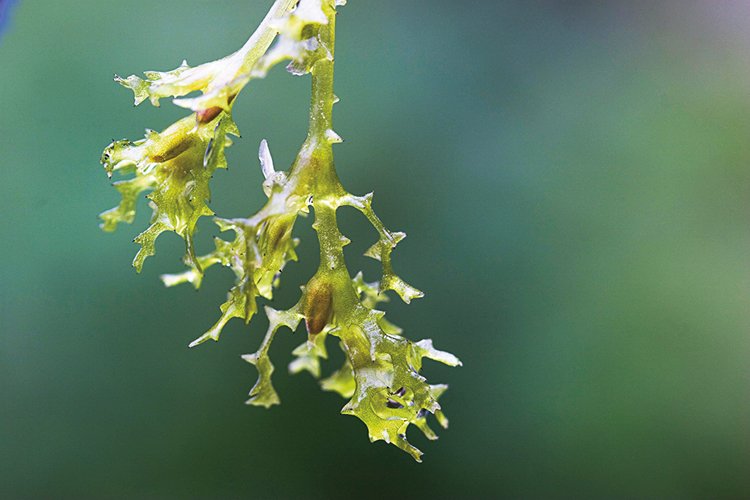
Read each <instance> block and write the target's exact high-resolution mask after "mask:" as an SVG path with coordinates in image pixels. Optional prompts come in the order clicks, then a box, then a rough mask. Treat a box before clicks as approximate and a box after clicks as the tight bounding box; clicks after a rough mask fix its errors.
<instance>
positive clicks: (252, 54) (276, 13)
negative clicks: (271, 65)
mask: <svg viewBox="0 0 750 500" xmlns="http://www.w3.org/2000/svg"><path fill="white" fill-rule="evenodd" d="M295 5H297V0H276V1H275V2H274V4H273V5H272V6H271V8H270V9H269V11H268V14H266V17H264V18H263V21H261V23H260V24H259V25H258V27H257V28H256V30H255V32H254V33H253V34H252V35H251V36H250V38H249V39H248V40H247V42H245V44H244V45H243V46H242V48H241V49H240V50H239V51H238V52H246V54H245V57H244V59H243V63H242V67H241V68H240V71H242V72H247V71H249V70H250V69H251V68H252V67H253V66H254V65H255V64H256V63H257V62H258V59H260V58H261V56H262V55H263V54H265V53H266V50H268V47H269V46H270V45H271V42H273V39H274V38H276V35H277V34H278V30H277V29H276V27H275V26H274V25H273V21H275V20H277V19H279V18H281V17H282V16H284V15H285V14H286V13H287V12H289V11H291V10H292V9H293V8H294V6H295Z"/></svg>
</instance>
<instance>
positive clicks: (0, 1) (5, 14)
mask: <svg viewBox="0 0 750 500" xmlns="http://www.w3.org/2000/svg"><path fill="white" fill-rule="evenodd" d="M14 3H16V0H0V35H2V34H3V32H4V31H5V28H7V27H8V19H9V18H10V11H11V8H12V7H13V4H14Z"/></svg>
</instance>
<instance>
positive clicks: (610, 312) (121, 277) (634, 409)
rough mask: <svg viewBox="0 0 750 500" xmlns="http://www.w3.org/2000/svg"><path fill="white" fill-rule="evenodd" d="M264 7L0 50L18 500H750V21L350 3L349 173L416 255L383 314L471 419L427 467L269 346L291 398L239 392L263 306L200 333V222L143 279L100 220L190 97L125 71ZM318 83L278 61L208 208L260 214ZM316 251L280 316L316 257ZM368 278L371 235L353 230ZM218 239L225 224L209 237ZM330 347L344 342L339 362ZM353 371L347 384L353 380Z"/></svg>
mask: <svg viewBox="0 0 750 500" xmlns="http://www.w3.org/2000/svg"><path fill="white" fill-rule="evenodd" d="M270 3H271V2H270V0H268V1H256V0H250V1H248V0H221V1H213V2H205V1H197V0H182V1H176V0H160V1H158V2H156V1H145V0H131V1H129V2H119V1H114V0H96V1H94V0H81V1H78V2H53V1H50V0H42V1H34V2H32V1H20V2H17V3H16V5H15V6H14V8H13V9H11V18H10V20H9V22H8V23H7V25H6V28H5V32H4V34H3V35H2V38H0V110H2V112H0V193H1V196H0V214H2V217H0V227H1V229H2V232H1V233H0V234H2V243H3V245H2V259H0V496H3V497H5V498H23V497H36V498H39V497H47V498H86V497H97V498H108V497H112V498H117V497H130V498H151V497H152V498H191V497H196V498H240V497H257V498H295V497H309V498H339V497H347V498H359V497H363V498H364V497H378V498H383V497H394V498H488V497H523V498H529V497H571V496H583V497H603V496H621V497H628V496H651V497H653V496H661V497H703V498H705V497H741V496H747V495H748V491H750V475H749V474H748V471H750V272H749V271H750V267H749V266H748V260H749V259H750V220H749V218H748V215H749V214H750V212H749V209H750V168H749V166H748V162H750V141H748V138H749V136H750V59H748V54H749V53H750V29H749V28H750V4H749V3H748V2H746V1H744V0H726V1H722V2H711V1H707V0H704V1H677V0H674V1H667V0H664V1H659V2H653V1H629V2H601V1H586V0H577V1H567V2H564V1H557V2H555V1H551V0H549V1H520V0H519V1H501V0H493V1H473V2H472V1H465V2H458V1H450V2H449V1H447V0H433V1H430V2H404V1H398V0H380V1H378V2H363V1H357V0H352V1H350V2H349V5H348V6H346V7H344V8H341V9H340V14H339V30H338V31H339V33H338V47H337V77H336V78H337V81H336V88H337V93H338V95H339V96H340V97H341V103H340V104H339V105H338V106H337V107H336V110H335V111H336V124H337V126H336V130H337V131H338V132H339V133H340V134H341V135H342V136H343V137H344V138H345V139H346V142H345V143H344V144H343V145H340V146H337V149H336V153H337V165H338V168H339V172H340V175H341V177H342V180H343V182H344V184H345V185H346V186H347V187H348V188H349V189H350V190H351V191H353V192H354V193H365V192H368V191H375V208H376V210H377V211H378V212H379V214H380V216H381V218H382V219H383V220H384V222H385V223H386V225H388V226H389V227H391V228H393V229H394V230H402V231H405V232H406V233H408V234H409V238H408V239H407V240H406V241H405V242H403V243H402V244H401V245H399V247H398V249H397V251H396V252H395V253H394V261H395V265H396V269H397V271H399V272H400V274H401V275H402V276H403V277H404V278H405V279H406V280H407V281H409V282H411V283H413V284H414V285H416V286H418V287H419V288H421V289H422V290H424V291H425V292H427V296H426V297H425V298H424V299H422V300H420V301H416V302H414V303H413V304H412V305H411V306H406V305H404V304H402V303H400V302H397V301H396V300H393V301H391V302H390V303H389V304H388V305H387V310H388V312H389V317H390V318H391V319H392V320H393V321H394V322H396V323H397V324H399V325H401V326H403V327H404V329H405V334H406V335H407V336H408V337H410V338H413V339H420V338H432V339H433V340H434V342H435V345H436V346H437V347H439V348H441V349H445V350H449V351H451V352H454V353H456V354H457V355H458V356H459V357H461V358H462V360H463V361H464V366H463V367H462V368H456V369H451V368H447V367H444V366H442V365H441V366H438V365H437V364H434V363H429V362H428V364H427V366H426V367H425V374H426V375H427V376H428V378H429V379H430V381H431V382H434V383H436V382H447V383H449V384H450V386H451V389H450V390H449V391H448V393H447V394H446V395H445V396H444V399H443V400H441V402H443V403H444V408H445V410H446V413H447V415H448V416H449V417H450V419H451V427H450V429H448V430H446V431H442V432H441V433H440V440H439V441H438V442H435V443H432V442H427V441H426V440H425V439H423V437H422V436H420V435H418V434H419V433H418V432H417V431H415V430H413V429H412V433H411V434H410V439H411V440H412V441H413V442H414V443H415V444H416V445H417V446H418V447H419V448H421V449H422V450H423V451H424V452H425V456H424V463H423V464H421V465H420V464H416V463H414V462H413V461H412V459H411V458H410V457H409V456H408V455H406V454H405V453H402V452H401V451H399V450H398V449H396V448H394V447H391V446H388V445H385V444H384V443H383V442H380V443H376V444H370V443H369V442H368V439H367V435H366V431H365V427H364V425H363V424H362V423H361V422H359V421H358V420H357V419H355V418H352V417H346V416H342V415H340V414H339V413H338V412H339V410H340V408H341V407H342V406H343V404H344V401H343V400H341V399H340V398H339V397H338V396H337V395H335V394H331V393H325V392H322V391H320V390H319V389H318V387H317V385H316V382H315V381H314V380H313V379H312V377H310V376H309V375H308V374H300V375H297V376H294V377H291V376H289V375H288V374H287V371H286V369H285V366H286V363H288V362H289V361H290V360H291V354H290V352H291V350H292V348H293V347H294V346H296V345H297V344H299V343H300V342H301V341H302V340H303V336H302V334H301V333H300V332H297V333H296V334H295V335H290V334H288V332H287V333H286V334H284V333H282V334H280V335H279V336H278V337H277V340H276V342H275V343H274V346H273V348H272V358H273V360H274V363H275V365H276V367H277V371H276V374H275V376H274V381H275V385H276V388H277V390H278V392H279V394H280V396H281V399H282V401H283V404H282V405H281V406H278V407H274V408H272V409H270V410H268V411H265V410H263V409H260V408H255V407H247V406H245V405H243V402H244V400H245V395H246V393H247V391H248V390H249V389H250V387H251V386H252V385H253V383H254V382H255V378H256V372H255V370H254V368H253V367H252V366H251V365H249V364H247V363H245V362H243V361H242V360H241V359H240V355H241V354H244V353H248V352H253V351H254V350H255V349H256V347H257V345H258V343H259V341H260V337H261V334H262V332H263V331H264V330H265V326H266V325H265V324H264V321H265V320H264V318H262V317H258V318H257V319H254V321H253V323H252V324H251V326H250V327H249V328H248V327H245V326H244V325H243V324H242V322H240V321H238V320H235V321H233V322H231V323H230V325H229V326H228V327H227V329H226V330H225V331H224V334H223V336H222V339H221V342H219V343H217V344H214V343H210V344H206V345H203V346H201V347H199V348H196V349H192V350H189V349H188V348H187V344H188V343H189V342H190V341H191V340H192V339H194V338H195V337H197V336H198V335H199V334H201V333H202V332H203V331H204V330H205V329H206V328H207V327H209V326H210V325H211V324H212V323H213V322H214V320H215V319H216V318H217V317H218V314H219V311H218V305H219V304H220V303H221V302H222V301H223V300H224V297H225V294H226V290H227V289H228V288H229V286H230V284H231V282H232V277H231V275H230V274H231V273H230V272H229V271H228V270H226V269H213V270H212V271H211V272H209V273H208V275H207V278H206V280H205V283H204V287H203V288H202V289H201V291H200V292H199V293H196V292H195V291H193V290H192V289H191V288H189V287H183V288H175V289H165V288H163V286H162V285H161V282H160V281H159V279H158V275H159V274H161V273H163V272H174V271H178V270H180V269H181V268H182V267H181V264H180V261H179V260H180V256H181V255H182V251H183V245H182V242H181V240H179V239H178V237H177V236H175V235H173V234H166V235H164V236H163V237H162V238H161V239H160V240H159V245H158V255H157V256H156V257H154V258H152V259H150V260H148V261H147V263H146V265H145V269H144V271H143V273H142V275H140V276H139V275H137V274H136V273H135V271H134V270H133V269H132V267H130V262H131V260H132V257H133V255H134V254H135V252H136V250H137V247H136V245H134V244H133V243H132V242H131V240H132V238H133V237H134V236H135V235H136V234H137V233H138V232H140V231H141V230H142V229H143V228H145V227H146V225H147V222H148V216H149V214H148V212H149V211H148V210H147V209H146V207H145V200H144V205H142V206H141V207H139V210H140V211H139V214H138V219H137V221H136V222H135V224H134V225H133V226H123V227H121V229H120V230H118V232H117V233H115V234H105V233H103V232H101V231H100V230H99V229H98V227H97V225H98V222H97V214H98V213H99V212H101V211H103V210H105V209H107V208H110V207H111V206H114V205H115V204H116V203H117V200H118V195H117V193H116V192H115V190H114V189H112V188H111V187H110V182H109V180H108V179H107V177H106V175H105V174H104V172H103V170H102V169H101V166H100V165H99V156H100V154H101V150H102V149H103V148H104V147H105V146H106V145H107V144H108V143H109V142H110V140H111V139H112V138H113V137H114V138H118V139H119V138H125V137H127V138H131V139H137V138H139V137H141V136H142V134H143V129H144V128H147V127H148V128H153V129H162V128H164V127H166V126H167V125H169V124H170V123H171V122H172V121H174V120H175V119H177V118H178V117H180V116H182V114H183V113H184V112H183V110H181V109H179V108H177V107H175V106H172V105H171V104H170V102H169V100H164V101H163V105H162V107H161V108H160V109H156V108H153V107H151V106H149V105H148V104H147V103H146V104H143V105H141V106H140V107H138V108H133V107H132V95H131V94H130V92H129V91H127V90H126V89H123V88H121V87H119V86H118V85H116V84H115V83H113V82H112V74H113V73H115V72H117V73H119V74H121V75H129V74H132V73H140V72H141V71H143V70H151V69H158V70H168V69H173V68H174V67H176V66H177V65H178V64H179V63H180V62H181V61H182V59H183V58H187V59H188V62H189V63H191V64H199V63H201V62H205V61H209V60H212V59H215V58H218V57H221V56H223V55H225V54H228V53H229V52H231V51H233V50H235V49H236V48H238V47H239V46H240V45H241V44H242V43H243V42H244V41H245V39H246V37H247V36H248V35H249V33H250V32H251V31H252V30H253V29H254V27H255V26H256V24H257V23H258V21H259V20H260V18H261V17H262V16H263V15H264V13H265V10H266V9H267V7H268V5H270ZM308 99H309V79H308V78H305V77H303V78H296V77H292V76H291V75H288V74H286V73H285V72H284V71H283V70H282V69H280V68H278V69H276V70H275V71H274V72H273V73H272V74H271V75H270V76H269V77H268V78H267V79H266V80H263V81H256V82H253V83H252V84H251V85H250V87H248V89H246V91H245V92H243V94H242V95H241V98H240V99H239V100H238V102H237V105H236V106H235V119H236V121H237V123H238V125H239V126H240V129H241V130H242V132H243V136H242V138H241V139H238V140H237V141H236V143H235V145H234V146H233V147H232V148H231V149H230V150H229V153H228V155H229V160H230V165H232V166H231V167H230V169H229V171H227V172H219V173H218V174H217V176H216V178H215V179H214V184H213V193H214V200H213V202H212V208H213V209H214V210H215V211H216V212H217V213H218V214H220V215H223V216H230V217H233V216H246V215H249V214H251V213H253V212H255V211H256V210H257V209H258V208H259V207H260V206H261V204H262V202H263V200H264V197H263V194H262V191H261V189H260V183H261V180H262V177H261V173H260V169H259V166H258V162H257V147H258V143H259V142H260V140H261V139H262V138H267V139H268V141H269V143H270V145H271V150H272V152H273V155H274V159H275V162H276V164H277V167H279V166H284V165H288V164H290V163H291V161H292V159H293V158H294V155H295V152H296V150H297V148H298V147H299V145H300V144H301V142H302V140H303V139H304V134H305V130H306V126H307V123H306V116H307V103H308ZM309 224H310V221H309V220H308V219H306V220H303V221H302V223H300V224H298V226H297V230H296V231H297V236H299V237H300V238H301V239H302V244H301V250H300V257H301V259H300V262H298V263H293V264H291V265H290V266H289V267H288V268H287V270H286V271H285V275H284V278H283V282H282V288H281V292H280V293H279V295H278V299H277V301H275V303H276V304H277V306H278V307H284V306H290V305H292V304H293V303H294V302H295V300H296V298H297V296H298V289H297V286H298V284H300V283H302V282H304V281H305V280H306V279H307V278H309V276H310V275H311V274H312V272H313V270H314V268H315V267H316V266H317V244H316V243H315V240H314V234H313V232H312V231H311V229H310V227H309ZM342 225H343V230H344V232H345V233H346V234H347V235H348V236H349V237H350V238H351V239H352V240H353V241H354V243H353V244H352V245H350V246H349V247H347V251H348V254H347V257H348V259H349V262H350V269H352V271H353V272H355V271H356V270H358V269H362V270H364V272H365V276H366V278H368V279H370V280H374V279H377V277H378V268H377V263H376V262H374V261H370V260H368V259H365V258H363V257H361V253H362V252H363V251H364V250H365V249H366V248H367V247H368V246H369V245H370V244H371V243H372V242H374V239H375V233H374V232H373V231H372V230H371V228H369V227H368V226H367V224H366V223H365V221H364V220H363V219H361V218H360V217H358V216H356V215H355V214H353V213H349V212H345V213H344V215H343V217H342ZM215 233H216V231H215V229H214V227H213V225H212V224H211V223H210V221H208V220H206V221H204V224H203V225H202V226H201V232H200V236H202V238H199V240H201V241H202V243H201V244H202V245H203V247H202V248H203V249H204V250H208V249H209V247H210V246H211V243H210V240H211V236H212V235H214V234H215ZM333 350H334V351H335V350H336V349H333ZM340 361H341V357H340V355H333V359H332V361H331V364H330V365H329V366H327V367H326V369H325V372H326V373H327V372H329V371H331V370H332V369H334V368H337V367H338V365H339V363H340Z"/></svg>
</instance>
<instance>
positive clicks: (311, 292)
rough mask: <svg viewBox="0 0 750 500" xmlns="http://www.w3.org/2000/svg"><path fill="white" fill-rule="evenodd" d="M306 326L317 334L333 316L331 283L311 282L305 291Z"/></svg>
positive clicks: (310, 331) (311, 332)
mask: <svg viewBox="0 0 750 500" xmlns="http://www.w3.org/2000/svg"><path fill="white" fill-rule="evenodd" d="M304 312H305V326H306V327H307V333H309V334H310V335H317V334H318V333H320V332H321V331H323V328H325V326H326V325H327V324H328V323H329V322H330V321H331V317H332V316H333V294H332V290H331V285H330V284H329V283H325V282H324V283H320V282H310V283H309V284H308V286H307V290H306V291H305V311H304Z"/></svg>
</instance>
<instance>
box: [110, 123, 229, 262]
mask: <svg viewBox="0 0 750 500" xmlns="http://www.w3.org/2000/svg"><path fill="white" fill-rule="evenodd" d="M228 134H232V135H238V134H239V133H238V131H237V128H236V126H235V125H234V122H232V119H231V117H230V116H229V115H227V114H223V113H222V114H221V115H219V117H217V118H215V119H214V120H213V121H212V122H209V123H205V124H200V123H196V120H195V115H191V116H188V117H185V118H183V119H182V120H179V121H178V122H176V123H174V124H173V125H171V126H170V127H169V128H167V129H166V130H164V131H163V132H161V133H158V132H154V131H153V130H148V131H146V137H145V138H144V139H141V140H139V141H136V142H130V141H127V140H123V141H115V142H113V143H112V144H110V145H109V146H108V147H107V148H106V149H105V150H104V153H103V155H102V164H103V165H104V168H105V170H106V172H107V174H108V175H110V176H111V175H112V174H113V173H121V174H124V175H129V174H133V177H132V178H130V179H128V180H123V181H119V182H116V183H114V186H115V187H116V189H117V190H118V191H119V192H120V194H121V196H122V201H121V202H120V204H119V205H118V206H117V207H115V208H113V209H111V210H108V211H106V212H104V213H102V214H101V215H100V217H101V219H102V221H103V222H102V226H101V227H102V229H104V230H105V231H114V230H115V229H116V227H117V225H118V224H119V223H120V222H126V223H132V222H133V219H134V217H135V210H136V202H137V197H138V196H139V195H140V194H141V193H143V192H145V191H151V193H150V194H149V195H148V196H147V198H148V199H149V200H150V202H149V205H150V207H151V209H152V211H153V215H152V217H151V226H149V228H148V229H146V230H145V231H144V232H142V233H141V234H140V235H138V236H137V237H136V239H135V241H136V243H139V244H140V245H141V250H140V251H139V252H138V254H137V255H136V257H135V259H134V261H133V266H135V268H136V269H137V270H138V271H140V270H141V268H142V266H143V261H144V260H145V259H146V258H147V257H148V256H150V255H153V254H154V253H155V243H156V239H157V238H158V237H159V235H160V234H161V233H163V232H164V231H173V232H175V233H177V234H179V235H180V236H181V237H182V238H183V239H184V240H185V243H186V255H187V258H188V259H189V260H190V261H191V262H192V261H194V260H195V253H194V249H193V241H192V238H193V233H194V232H195V226H196V224H197V223H198V219H200V218H201V217H203V216H206V215H213V211H211V209H210V208H209V207H208V204H207V203H208V201H209V200H210V198H211V192H210V189H209V181H210V179H211V177H212V176H213V174H214V172H215V171H216V170H217V169H219V168H226V166H227V164H226V158H225V156H224V149H225V148H226V147H227V146H229V145H231V140H230V139H229V137H227V135H228Z"/></svg>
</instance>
